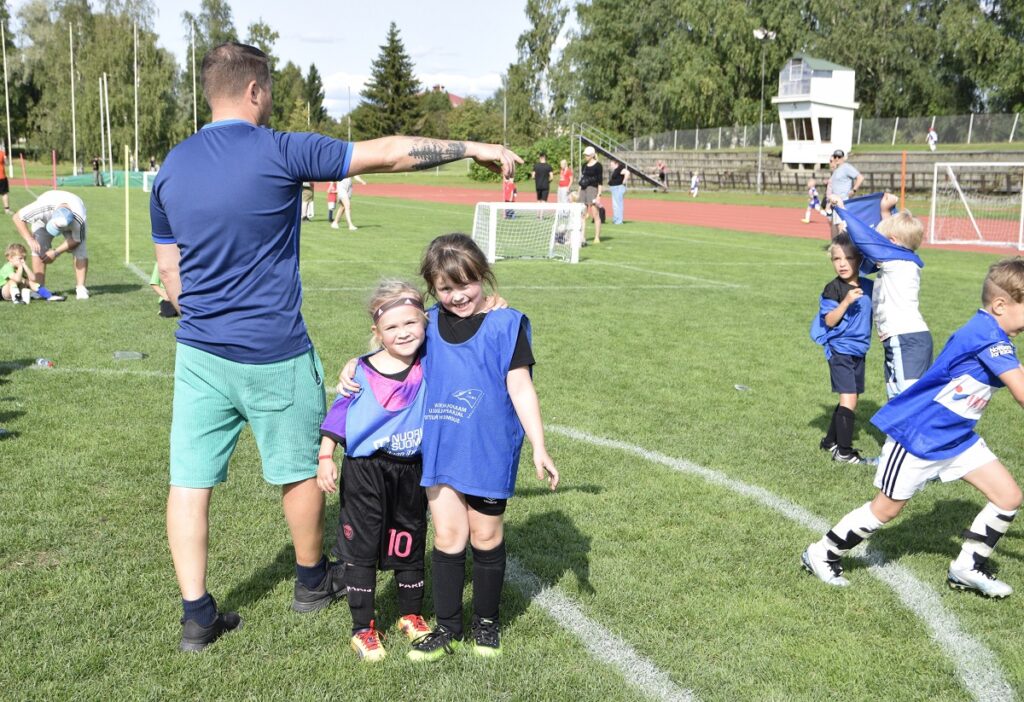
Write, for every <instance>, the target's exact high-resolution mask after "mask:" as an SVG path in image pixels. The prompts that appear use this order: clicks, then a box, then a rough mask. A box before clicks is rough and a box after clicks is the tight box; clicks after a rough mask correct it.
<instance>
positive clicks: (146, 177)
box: [142, 171, 156, 193]
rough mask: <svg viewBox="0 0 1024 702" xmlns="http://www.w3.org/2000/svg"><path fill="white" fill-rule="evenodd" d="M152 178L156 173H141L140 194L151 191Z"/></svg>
mask: <svg viewBox="0 0 1024 702" xmlns="http://www.w3.org/2000/svg"><path fill="white" fill-rule="evenodd" d="M154 178H156V171H143V172H142V192H144V193H148V192H150V191H151V190H152V189H153V179H154Z"/></svg>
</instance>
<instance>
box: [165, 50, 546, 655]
mask: <svg viewBox="0 0 1024 702" xmlns="http://www.w3.org/2000/svg"><path fill="white" fill-rule="evenodd" d="M201 79H202V85H203V93H204V96H205V98H206V100H207V102H208V103H209V104H210V108H211V112H212V120H211V122H210V123H209V124H207V125H205V126H204V127H203V128H202V129H201V130H200V131H199V132H198V133H197V134H195V135H193V136H192V137H189V138H188V139H186V140H185V141H183V142H182V143H180V144H178V145H177V146H176V147H175V148H174V149H173V150H172V151H171V153H170V154H169V155H168V157H167V159H166V162H165V164H164V167H163V168H162V169H161V171H160V173H159V175H158V177H157V179H156V182H155V184H154V189H153V193H152V197H151V201H150V216H151V223H152V236H153V241H154V245H155V249H156V258H157V265H158V269H159V273H160V278H161V281H162V282H163V284H164V287H165V289H166V291H167V293H168V296H169V298H170V301H171V303H172V304H173V305H174V306H175V308H177V309H178V310H179V311H180V313H181V321H180V323H179V326H178V330H177V333H176V338H177V347H176V359H175V376H174V399H173V417H172V426H171V436H170V444H171V450H170V490H169V494H168V501H167V534H168V542H169V544H170V550H171V556H172V559H173V562H174V570H175V574H176V576H177V581H178V587H179V589H180V592H181V597H182V611H183V616H182V620H181V621H182V629H181V639H180V644H179V645H180V648H181V649H182V650H186V651H200V650H203V649H205V648H206V647H207V646H209V645H210V644H211V643H213V642H214V641H216V640H217V639H219V638H220V637H221V636H223V635H224V634H226V633H229V632H232V631H237V630H238V629H239V628H240V627H241V625H242V617H241V616H240V614H239V613H237V612H227V611H221V610H220V609H219V608H218V606H217V603H216V601H215V600H214V598H213V596H212V595H211V594H210V593H209V592H208V590H207V586H206V573H207V554H208V539H209V511H210V510H209V507H210V499H211V495H212V491H213V488H214V487H215V486H216V485H218V484H220V483H222V482H224V481H225V480H226V479H227V473H228V463H229V459H230V457H231V454H232V453H233V451H234V447H235V443H236V441H237V438H238V435H239V433H240V431H241V430H242V428H243V427H244V426H245V425H246V424H248V425H249V426H250V427H251V428H252V431H253V434H254V436H255V438H256V443H257V447H258V449H259V452H260V457H261V459H262V464H263V475H264V479H265V480H266V481H267V482H269V483H271V484H274V485H279V486H280V487H281V496H282V504H283V507H284V514H285V519H286V521H287V523H288V527H289V530H290V532H291V537H292V542H293V544H294V547H295V561H296V563H295V585H294V590H293V598H292V609H293V610H295V611H298V612H312V611H317V610H320V609H323V608H325V607H328V606H329V605H331V604H332V603H334V602H336V601H337V600H339V599H341V598H343V597H345V596H348V597H349V603H350V611H351V614H352V622H353V631H352V638H351V642H350V645H351V647H352V649H353V650H354V651H355V652H356V653H357V654H358V655H359V656H360V658H362V659H363V660H367V661H375V660H380V659H381V658H383V657H384V655H385V653H384V649H383V646H382V644H381V641H380V637H379V635H378V633H377V626H376V616H375V614H374V583H375V577H376V576H375V572H376V569H378V568H391V569H394V570H395V571H396V580H397V585H398V591H399V608H400V610H401V612H400V615H401V616H400V619H399V628H400V630H401V631H402V632H403V633H404V634H405V635H406V636H407V637H408V638H409V639H410V642H411V648H410V650H409V651H408V654H407V655H408V657H409V658H410V659H412V660H436V659H439V658H443V657H445V656H447V655H449V654H452V653H454V652H455V651H456V650H458V649H459V648H460V647H461V646H462V644H463V641H465V640H466V639H467V637H466V635H465V634H464V632H463V628H464V622H463V619H462V591H463V586H464V578H465V559H466V548H467V545H468V546H469V547H470V548H471V549H472V551H473V576H472V577H473V613H472V614H473V616H472V619H471V625H470V633H469V636H468V639H469V641H468V643H469V648H470V649H471V651H472V652H473V653H475V654H477V655H480V656H494V655H497V654H499V653H500V652H501V647H500V618H499V604H500V599H501V590H502V583H503V581H504V572H505V563H506V554H505V542H504V531H503V518H502V515H503V513H504V511H505V507H506V501H507V500H508V498H510V497H511V496H512V494H513V491H514V485H515V479H516V469H517V467H518V462H519V452H520V448H521V444H522V439H523V437H524V436H525V437H528V438H529V439H530V443H531V445H532V449H533V463H534V466H535V468H536V471H537V477H538V478H540V479H547V480H548V482H549V486H550V488H551V489H554V488H555V486H556V485H557V484H558V480H559V476H558V472H557V470H556V469H555V466H554V463H553V461H552V459H551V457H550V456H549V455H548V453H547V450H546V448H545V445H544V433H543V425H542V422H541V417H540V409H539V402H538V400H537V394H536V391H535V389H534V387H533V383H532V379H531V372H530V369H531V367H532V366H533V365H534V358H533V354H532V351H531V329H530V325H529V321H528V319H527V318H526V317H525V316H524V315H523V314H522V313H520V312H518V311H515V310H512V309H508V308H504V304H503V301H502V300H500V298H496V297H495V296H494V295H493V294H492V295H488V294H487V293H488V291H492V292H493V291H495V290H496V287H497V284H496V281H495V279H494V276H493V273H492V272H491V270H490V267H489V266H488V265H487V261H486V257H485V256H484V255H483V253H482V252H481V251H480V249H479V247H477V246H476V244H475V243H473V241H472V239H470V238H469V237H467V236H465V235H462V234H455V235H446V236H443V237H439V238H438V239H435V240H434V242H432V244H431V245H430V247H428V249H427V252H426V254H425V255H424V258H423V261H422V265H421V274H422V278H423V283H424V284H425V285H426V287H427V291H428V293H429V294H430V295H431V296H433V297H434V298H435V299H436V300H437V303H438V304H437V305H435V306H433V307H430V308H429V309H424V307H425V305H424V302H423V296H421V295H420V293H419V291H418V290H416V288H415V286H412V285H409V284H406V283H397V284H395V283H382V284H381V286H380V287H379V288H378V290H377V292H376V293H375V294H374V297H373V300H372V301H371V304H370V309H369V313H370V319H371V321H372V331H373V342H374V349H375V350H374V351H373V352H372V353H371V354H369V355H367V356H364V357H361V358H360V359H358V361H356V362H355V363H354V364H351V365H352V366H353V367H354V368H355V370H354V371H353V373H351V374H349V375H348V376H346V378H347V379H348V380H347V382H349V385H348V386H347V387H348V388H349V390H355V387H353V385H352V381H353V380H354V381H355V386H356V387H359V388H360V391H359V392H358V394H357V395H355V396H354V398H353V399H345V395H342V398H343V399H341V400H339V401H338V402H337V403H336V404H335V405H334V406H333V408H332V411H331V413H330V414H329V415H328V414H327V413H326V406H325V392H324V390H325V374H324V370H323V366H322V364H321V363H320V359H319V358H318V356H317V354H316V352H315V350H314V349H313V346H312V343H311V341H310V338H309V334H308V333H307V329H306V325H305V323H304V321H303V318H302V314H301V310H300V305H301V299H302V286H301V281H300V279H299V268H298V236H299V221H300V216H299V213H300V211H301V206H302V204H301V190H302V188H301V184H302V183H303V182H310V181H312V182H324V181H326V182H331V181H340V180H342V179H345V178H348V177H356V176H357V175H358V174H363V173H373V172H402V171H410V170H419V169H423V168H432V167H435V166H439V165H442V164H445V163H450V162H452V161H457V160H461V159H463V158H473V159H474V160H475V161H477V162H478V163H479V164H481V165H483V166H485V167H487V168H489V169H491V170H493V171H496V172H501V173H503V174H504V175H511V174H513V173H514V171H515V167H516V164H517V163H522V160H521V159H520V158H519V157H518V156H516V155H515V154H514V153H512V152H511V151H509V150H508V149H506V148H504V147H502V146H499V145H494V144H482V143H477V142H457V141H442V140H433V139H419V138H412V137H401V136H393V137H385V138H382V139H375V140H373V141H366V142H358V143H349V142H344V141H340V140H336V139H332V138H329V137H326V136H322V135H318V134H307V133H301V134H300V133H286V132H277V131H273V130H271V129H268V128H266V125H267V123H268V121H269V118H270V114H271V110H272V100H271V91H270V88H271V81H270V70H269V65H268V60H267V57H266V55H265V54H264V53H263V52H261V51H260V50H258V49H256V48H254V47H251V46H247V45H244V44H239V43H235V42H229V43H226V44H221V45H219V46H217V47H215V48H214V49H212V50H211V51H210V52H209V53H208V54H207V55H206V57H204V59H203V63H202V70H201ZM239 174H241V175H239ZM243 199H246V200H249V201H255V202H258V203H260V207H258V208H249V209H243V210H242V211H233V210H232V211H227V210H225V209H224V208H223V206H222V203H223V202H224V201H225V200H227V201H241V200H243ZM325 415H326V419H325ZM338 446H343V448H344V451H345V457H344V459H343V465H342V467H341V472H342V473H343V474H344V479H343V480H342V481H341V485H342V487H341V505H342V508H341V515H342V516H341V519H340V521H339V525H338V538H337V542H336V545H335V548H334V549H333V552H334V553H335V554H336V555H337V556H338V558H339V560H338V561H330V560H328V558H327V557H326V556H325V555H324V553H323V547H322V544H323V529H324V524H323V521H324V492H325V491H326V492H330V491H331V490H333V489H337V473H338V469H337V465H336V462H335V456H334V452H335V449H336V447H338ZM424 504H429V509H430V511H431V515H432V518H433V521H434V525H435V539H434V548H433V550H432V552H431V562H432V579H433V595H434V612H435V615H436V618H437V623H436V625H435V626H434V627H433V628H431V627H430V626H429V625H427V624H426V621H425V620H424V619H423V617H422V614H421V612H420V603H421V602H422V599H423V592H424V579H423V572H424V571H423V567H424V561H425V540H426V539H425V536H426V521H425V514H424Z"/></svg>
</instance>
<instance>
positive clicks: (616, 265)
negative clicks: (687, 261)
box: [583, 261, 747, 288]
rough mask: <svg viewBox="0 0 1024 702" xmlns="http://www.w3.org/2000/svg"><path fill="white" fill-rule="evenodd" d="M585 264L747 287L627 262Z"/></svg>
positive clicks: (717, 284)
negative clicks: (642, 266) (632, 264)
mask: <svg viewBox="0 0 1024 702" xmlns="http://www.w3.org/2000/svg"><path fill="white" fill-rule="evenodd" d="M583 265H587V266H610V267H612V268H622V269H623V270H627V271H636V272H638V273H647V274H649V275H663V276H665V277H668V278H680V279H682V280H692V281H694V282H697V283H708V284H710V285H714V286H716V287H720V288H746V287H747V286H746V285H740V284H738V283H726V282H725V281H723V280H712V279H710V278H698V277H697V276H693V275H685V274H683V273H670V272H668V271H656V270H652V269H650V268H641V267H639V266H630V265H628V264H625V263H612V262H610V261H586V262H584V264H583Z"/></svg>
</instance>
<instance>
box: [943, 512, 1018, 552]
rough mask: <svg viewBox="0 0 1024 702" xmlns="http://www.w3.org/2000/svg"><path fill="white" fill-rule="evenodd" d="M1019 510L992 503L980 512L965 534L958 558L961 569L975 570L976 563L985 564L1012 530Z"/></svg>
mask: <svg viewBox="0 0 1024 702" xmlns="http://www.w3.org/2000/svg"><path fill="white" fill-rule="evenodd" d="M1016 514H1017V510H1015V509H1012V510H1005V509H999V508H998V507H996V506H995V505H994V504H992V503H991V502H989V503H987V504H986V505H985V506H984V507H982V508H981V511H980V512H978V516H977V517H975V518H974V521H973V522H971V528H970V529H968V530H967V531H965V532H964V538H965V539H966V540H965V541H964V545H963V546H962V547H961V549H960V555H958V556H957V557H956V565H957V566H959V567H960V568H973V567H974V564H975V563H978V562H982V563H983V562H985V561H986V560H987V559H988V557H989V556H991V555H992V550H993V549H995V547H996V544H997V543H998V542H999V539H1000V538H1001V537H1002V536H1003V534H1005V533H1006V530H1007V529H1009V528H1010V523H1011V522H1013V518H1014V517H1015V516H1016Z"/></svg>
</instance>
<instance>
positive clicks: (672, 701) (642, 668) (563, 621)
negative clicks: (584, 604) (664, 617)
mask: <svg viewBox="0 0 1024 702" xmlns="http://www.w3.org/2000/svg"><path fill="white" fill-rule="evenodd" d="M506 573H507V575H508V579H509V582H511V583H512V584H513V585H515V586H516V587H517V588H518V589H519V590H520V591H521V592H522V593H523V594H524V595H525V596H526V597H527V598H529V599H530V600H531V601H532V602H534V603H535V604H537V605H539V606H540V607H541V608H542V609H543V610H544V611H545V612H547V613H548V616H550V617H551V618H552V619H554V620H555V621H556V622H557V623H558V625H559V626H561V627H562V628H563V629H565V630H566V631H568V632H569V633H571V634H574V635H575V636H577V637H578V638H579V640H580V642H581V643H582V644H583V645H584V646H586V648H587V650H588V651H590V655H592V656H593V657H594V658H596V659H597V660H598V661H600V662H602V663H604V664H606V665H609V666H612V667H614V668H617V669H618V670H619V672H621V673H622V675H623V677H624V678H625V679H626V682H627V683H629V684H630V685H632V686H633V687H635V688H637V689H638V690H639V691H640V692H642V693H643V694H645V695H647V696H648V697H651V698H653V699H656V700H665V701H666V702H693V701H694V700H695V699H696V698H695V697H694V695H693V692H691V691H690V690H684V689H682V688H680V687H678V686H677V685H676V684H675V683H674V682H672V679H671V678H670V677H669V676H668V674H667V673H666V672H665V671H663V670H661V669H660V668H658V667H657V666H655V665H654V664H653V663H652V662H651V661H649V660H647V659H646V658H644V657H643V656H641V655H640V654H639V653H637V652H636V651H635V650H633V647H632V646H630V645H629V644H628V643H627V642H625V641H623V640H622V639H620V638H619V637H618V636H616V635H615V634H613V633H611V632H610V631H608V630H607V629H605V628H604V627H603V626H601V625H600V624H598V623H597V622H595V621H594V620H592V619H590V618H589V617H588V616H587V615H586V614H584V613H583V610H581V609H580V608H579V606H578V605H576V603H574V602H573V601H572V600H571V599H569V598H568V597H566V596H565V595H563V594H562V593H560V592H559V591H558V590H556V589H554V588H551V587H547V586H545V585H544V584H543V583H542V582H541V581H540V579H539V578H538V577H537V576H536V575H534V574H533V573H531V572H530V571H528V570H526V569H525V568H523V566H522V565H520V564H519V563H518V562H517V561H516V560H515V559H514V558H512V557H509V559H508V570H507V571H506Z"/></svg>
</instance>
